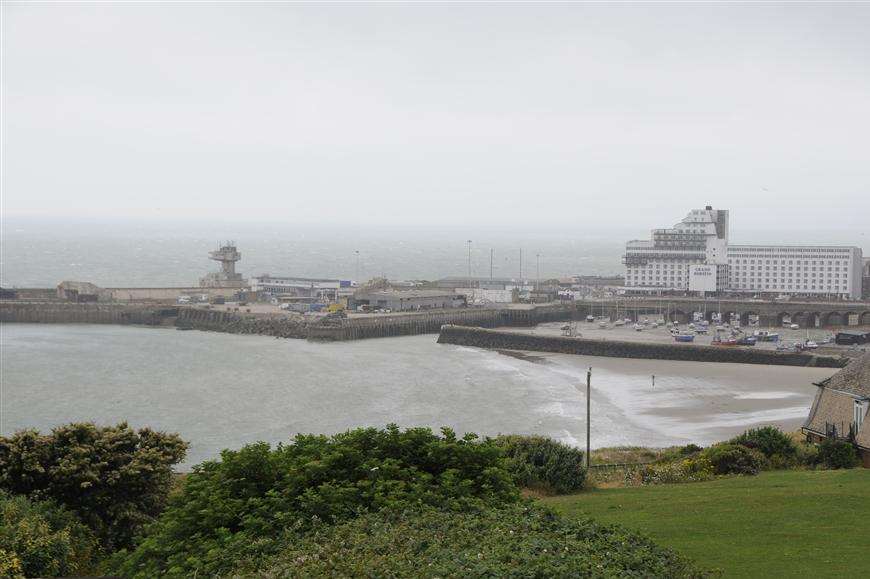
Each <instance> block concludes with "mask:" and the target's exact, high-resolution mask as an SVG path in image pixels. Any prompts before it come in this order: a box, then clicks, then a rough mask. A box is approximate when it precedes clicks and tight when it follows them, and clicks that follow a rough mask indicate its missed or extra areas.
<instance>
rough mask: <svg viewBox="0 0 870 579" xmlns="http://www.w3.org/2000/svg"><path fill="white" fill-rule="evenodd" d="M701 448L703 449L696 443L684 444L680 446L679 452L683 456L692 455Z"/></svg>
mask: <svg viewBox="0 0 870 579" xmlns="http://www.w3.org/2000/svg"><path fill="white" fill-rule="evenodd" d="M702 450H704V449H703V448H701V447H700V446H698V445H697V444H687V445H686V446H682V447H680V454H681V455H683V456H692V455H694V454H698V453H700V452H701V451H702Z"/></svg>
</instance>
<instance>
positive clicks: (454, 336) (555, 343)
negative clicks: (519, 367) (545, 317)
mask: <svg viewBox="0 0 870 579" xmlns="http://www.w3.org/2000/svg"><path fill="white" fill-rule="evenodd" d="M438 343H439V344H454V345H458V346H473V347H477V348H487V349H490V350H524V351H531V352H556V353H561V354H579V355H585V356H604V357H608V358H645V359H652V360H682V361H690V362H730V363H735V364H773V365H781V366H811V367H819V368H841V367H843V366H845V365H846V363H847V362H848V359H845V358H838V357H834V356H816V355H813V354H803V353H795V352H775V351H770V350H758V349H752V348H721V347H715V346H695V345H691V344H655V343H645V342H627V341H617V340H589V339H584V338H567V337H562V336H542V335H536V334H528V333H521V332H510V331H504V330H491V329H483V328H469V327H461V326H444V327H443V328H442V329H441V332H440V334H439V336H438Z"/></svg>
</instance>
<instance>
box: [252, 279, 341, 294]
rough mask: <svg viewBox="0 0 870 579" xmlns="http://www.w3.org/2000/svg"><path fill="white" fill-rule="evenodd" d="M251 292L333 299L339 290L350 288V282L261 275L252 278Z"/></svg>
mask: <svg viewBox="0 0 870 579" xmlns="http://www.w3.org/2000/svg"><path fill="white" fill-rule="evenodd" d="M250 282H251V291H253V292H258V293H262V294H268V295H273V296H279V295H291V296H299V297H328V298H330V299H333V300H334V299H335V298H336V296H337V295H338V294H339V293H340V290H342V289H347V288H350V286H351V283H350V281H345V280H338V279H322V278H309V277H277V276H272V275H268V274H263V275H261V276H258V277H252V278H251V280H250Z"/></svg>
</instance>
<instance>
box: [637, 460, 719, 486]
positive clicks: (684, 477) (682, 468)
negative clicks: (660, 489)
mask: <svg viewBox="0 0 870 579" xmlns="http://www.w3.org/2000/svg"><path fill="white" fill-rule="evenodd" d="M711 478H713V465H712V464H710V461H708V460H707V459H706V458H701V457H697V458H686V459H683V460H676V461H672V462H666V463H656V464H649V465H645V466H643V467H641V468H640V469H639V470H638V471H637V473H636V474H634V475H633V476H631V477H630V478H629V480H627V481H626V482H627V483H628V484H638V483H639V484H642V485H657V484H669V483H686V482H700V481H705V480H710V479H711Z"/></svg>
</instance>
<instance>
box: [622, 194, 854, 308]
mask: <svg viewBox="0 0 870 579" xmlns="http://www.w3.org/2000/svg"><path fill="white" fill-rule="evenodd" d="M623 263H624V264H625V288H624V289H625V290H626V291H627V292H631V293H681V292H705V293H743V294H752V295H756V294H759V295H761V294H776V295H780V294H790V295H796V296H802V297H817V298H818V297H822V298H838V299H860V297H861V275H862V265H863V256H862V255H861V248H859V247H849V246H808V245H799V246H788V245H782V246H780V245H731V244H729V243H728V211H726V210H721V209H713V208H712V207H710V206H707V207H706V208H705V209H694V210H692V211H691V212H690V213H689V214H688V215H687V216H686V217H685V218H684V219H683V220H682V221H680V222H679V223H677V224H676V225H674V226H673V227H672V228H668V229H653V231H652V235H651V237H650V239H649V240H634V241H629V242H628V243H626V246H625V256H624V257H623Z"/></svg>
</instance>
